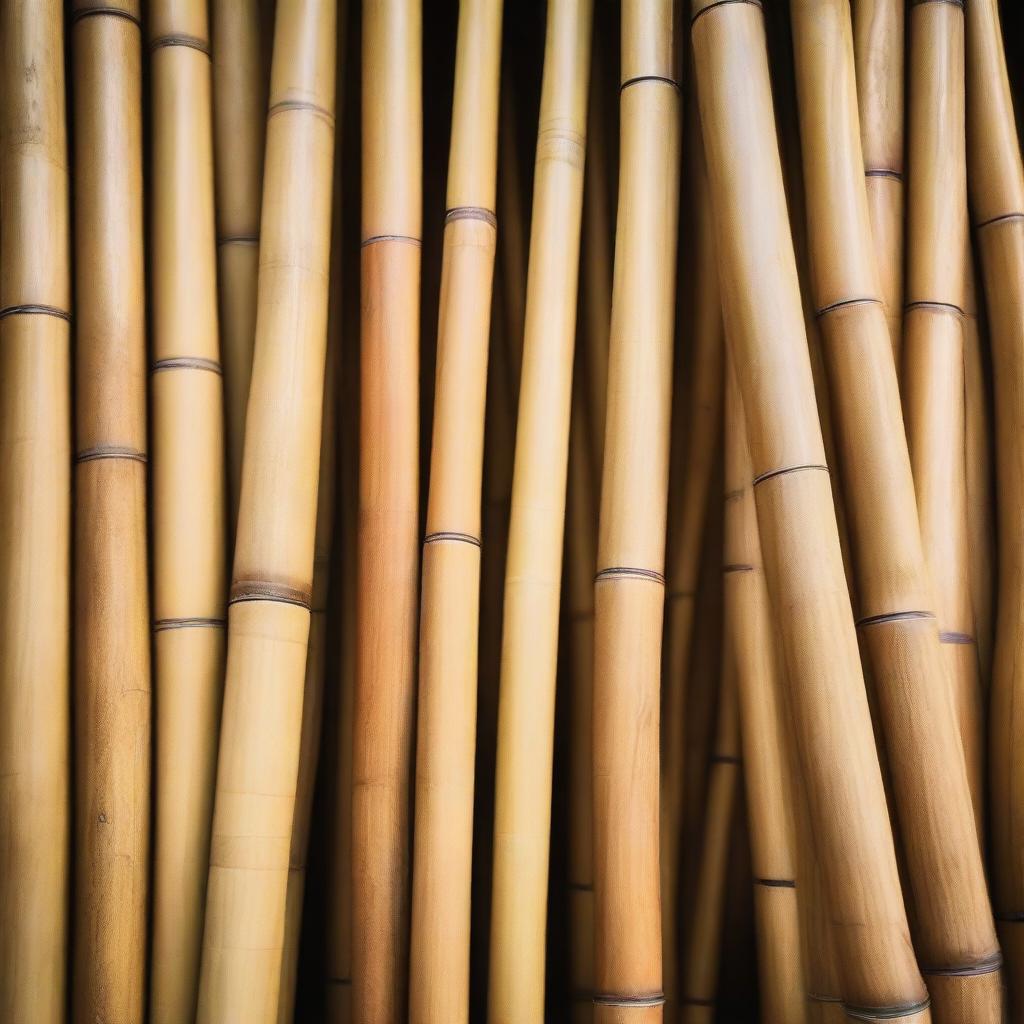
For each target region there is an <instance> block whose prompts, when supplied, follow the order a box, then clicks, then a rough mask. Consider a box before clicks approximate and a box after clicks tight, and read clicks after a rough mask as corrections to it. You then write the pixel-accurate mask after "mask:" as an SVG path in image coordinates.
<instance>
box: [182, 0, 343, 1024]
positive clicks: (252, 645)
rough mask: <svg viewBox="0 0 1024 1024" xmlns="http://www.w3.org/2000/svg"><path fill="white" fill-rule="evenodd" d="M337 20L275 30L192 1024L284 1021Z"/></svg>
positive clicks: (327, 2) (299, 4)
mask: <svg viewBox="0 0 1024 1024" xmlns="http://www.w3.org/2000/svg"><path fill="white" fill-rule="evenodd" d="M336 13H337V5H336V3H335V2H334V0H294V2H292V3H288V4H281V5H279V6H278V11H277V21H276V25H275V31H274V58H273V65H272V68H271V79H270V100H269V108H268V111H267V151H266V172H265V178H264V190H263V209H262V216H261V222H262V237H261V242H260V271H259V285H258V295H259V299H258V305H257V313H256V342H255V348H254V353H253V370H252V386H251V389H250V395H249V409H248V414H247V416H246V425H245V431H246V444H245V457H244V460H243V466H242V492H241V500H240V504H239V519H238V540H237V544H236V547H235V560H234V572H233V577H232V583H231V592H230V598H229V606H228V615H229V631H228V666H227V678H226V684H225V690H224V714H223V724H222V728H221V743H220V758H219V763H218V767H217V789H216V795H215V800H214V816H213V827H212V836H211V843H210V875H209V886H208V896H207V907H206V928H205V933H204V936H203V959H202V976H201V983H200V990H199V1011H198V1015H197V1018H196V1020H197V1022H198V1024H212V1022H214V1021H216V1022H218V1024H224V1022H227V1021H238V1022H242V1021H245V1022H247V1024H248V1022H253V1024H255V1022H261V1024H271V1022H276V1021H277V1011H278V993H279V984H280V977H281V956H282V948H283V943H284V917H285V903H286V892H287V884H288V873H289V872H288V865H289V853H290V839H291V831H292V821H293V815H294V809H295V789H296V780H297V776H298V766H299V743H300V734H301V727H302V701H303V690H304V678H305V669H306V660H307V642H308V636H309V626H310V606H311V586H312V578H313V562H314V548H315V527H316V505H317V487H318V470H319V455H320V434H321V415H322V398H323V390H324V360H325V348H326V336H327V292H328V287H327V283H328V266H329V250H330V219H331V190H332V159H333V154H334V89H335V49H336V43H337V38H336V32H335V18H336ZM300 171H301V173H300ZM282 382H286V383H287V386H286V387H285V386H282Z"/></svg>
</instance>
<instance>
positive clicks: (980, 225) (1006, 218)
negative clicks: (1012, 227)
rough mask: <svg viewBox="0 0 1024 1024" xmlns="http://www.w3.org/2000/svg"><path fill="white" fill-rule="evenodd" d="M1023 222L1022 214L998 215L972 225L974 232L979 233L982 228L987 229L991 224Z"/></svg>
mask: <svg viewBox="0 0 1024 1024" xmlns="http://www.w3.org/2000/svg"><path fill="white" fill-rule="evenodd" d="M1014 220H1024V213H1017V212H1013V213H1000V214H999V215H998V216H995V217H989V218H988V220H983V221H981V222H980V223H978V224H975V225H974V230H975V231H980V230H981V229H982V228H987V227H989V226H991V225H992V224H1004V223H1006V222H1008V221H1014Z"/></svg>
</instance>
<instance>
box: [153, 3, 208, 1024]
mask: <svg viewBox="0 0 1024 1024" xmlns="http://www.w3.org/2000/svg"><path fill="white" fill-rule="evenodd" d="M148 16H149V21H148V28H149V34H150V39H149V43H150V48H151V54H152V55H151V58H150V60H151V68H152V108H151V109H152V111H153V135H152V139H153V143H152V145H153V148H152V167H153V169H154V178H153V187H152V190H151V191H152V213H151V224H152V242H151V246H152V254H153V258H152V266H153V271H154V273H153V282H152V289H153V291H152V294H153V313H152V329H153V359H154V362H153V364H152V384H151V388H152V402H153V428H152V435H153V578H154V587H153V617H154V620H155V621H154V626H153V628H154V631H155V637H154V659H155V661H154V670H155V679H156V692H157V700H156V723H155V725H156V729H155V746H156V761H155V765H154V773H155V779H154V791H155V798H154V799H155V820H154V837H153V844H154V852H153V940H152V942H153V950H152V954H151V963H150V986H151V991H150V1008H149V1013H150V1019H151V1021H152V1022H153V1024H171V1022H178V1021H181V1020H183V1019H186V1018H190V1017H191V1016H192V1015H193V1014H194V1013H195V1006H196V993H197V986H198V983H199V958H200V950H201V940H202V932H203V904H204V899H205V893H206V876H207V866H208V863H209V861H208V856H209V842H210V816H211V811H212V807H213V783H214V775H215V771H216V763H217V730H218V725H219V722H220V709H221V692H222V689H221V688H222V686H223V672H224V625H225V623H224V599H225V590H226V581H225V575H226V568H225V557H224V462H223V441H224V429H223V396H222V381H221V367H220V362H219V359H220V346H219V340H218V333H217V279H216V269H215V267H216V256H215V252H216V246H215V231H214V200H213V152H212V140H211V117H212V114H211V99H210V77H211V72H210V58H209V46H208V45H207V42H206V33H207V9H206V3H205V0H184V2H176V0H158V2H155V3H153V4H151V5H150V7H149V11H148Z"/></svg>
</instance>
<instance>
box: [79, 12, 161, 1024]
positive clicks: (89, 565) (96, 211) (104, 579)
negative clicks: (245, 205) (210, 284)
mask: <svg viewBox="0 0 1024 1024" xmlns="http://www.w3.org/2000/svg"><path fill="white" fill-rule="evenodd" d="M140 13H141V12H140V9H139V5H138V4H137V3H130V2H129V3H122V4H121V5H120V6H118V7H116V8H114V9H112V8H111V6H110V5H109V4H104V5H103V6H102V7H98V6H97V5H96V4H95V3H91V2H79V3H76V4H75V5H74V8H73V11H72V18H73V19H74V20H73V22H72V26H73V27H72V51H73V57H74V83H75V88H74V90H73V96H74V116H75V134H74V138H75V186H76V188H75V192H76V202H75V247H76V253H77V260H76V278H77V281H76V284H77V287H76V291H77V296H78V301H77V305H76V313H77V320H76V346H75V352H76V367H75V369H76V372H75V380H76V390H77V395H76V398H77V401H76V431H75V447H76V452H77V454H76V457H75V677H76V684H75V708H76V713H75V762H76V769H77V770H76V787H75V788H76V807H77V813H76V817H75V820H76V842H75V873H76V887H75V890H76V901H75V904H76V905H75V927H74V935H75V940H74V968H73V980H74V994H73V1002H72V1005H73V1017H74V1019H75V1020H76V1021H83V1022H85V1021H88V1022H89V1024H92V1022H93V1021H95V1020H124V1021H141V1020H142V1018H143V1006H144V998H145V991H146V985H145V976H146V911H147V903H148V885H149V810H150V792H149V781H150V697H151V689H150V638H149V587H148V580H147V565H146V326H145V310H144V306H143V296H144V294H145V281H144V272H143V253H142V246H143V241H142V231H143V228H142V222H143V200H142V40H141V27H140V24H139V18H140Z"/></svg>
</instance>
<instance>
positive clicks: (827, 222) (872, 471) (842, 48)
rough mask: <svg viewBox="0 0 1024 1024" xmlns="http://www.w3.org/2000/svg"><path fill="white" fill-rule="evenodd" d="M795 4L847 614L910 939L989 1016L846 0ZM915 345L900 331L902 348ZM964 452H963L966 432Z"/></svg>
mask: <svg viewBox="0 0 1024 1024" xmlns="http://www.w3.org/2000/svg"><path fill="white" fill-rule="evenodd" d="M790 11H791V15H792V21H793V39H794V49H795V61H796V71H797V93H798V97H799V107H800V122H801V135H802V140H803V157H804V182H805V196H806V203H807V226H808V237H809V240H810V246H811V256H812V259H811V265H812V275H811V279H812V292H813V296H814V302H815V305H816V307H817V318H818V320H819V323H820V324H821V336H822V341H823V348H824V355H825V362H826V366H827V369H828V373H829V378H830V385H831V386H830V391H831V394H832V395H833V403H832V411H833V416H834V422H835V425H836V434H837V440H838V447H839V455H840V460H839V461H840V465H841V468H842V471H843V476H844V482H845V485H846V486H845V487H844V495H845V497H846V510H847V517H848V522H849V525H850V535H851V541H852V551H853V559H852V561H853V565H854V576H855V581H856V589H857V596H858V605H859V607H858V613H859V618H858V621H857V625H858V628H859V629H860V630H861V636H862V639H863V642H864V647H865V650H866V652H867V654H868V659H869V662H870V666H871V670H872V674H873V680H874V688H875V693H876V699H877V703H878V708H879V712H880V719H881V725H882V732H883V734H884V736H885V738H886V749H887V751H888V766H889V777H890V781H891V785H892V790H893V796H894V803H895V811H896V817H897V818H898V820H899V824H900V835H901V839H902V844H901V845H902V850H903V853H904V857H905V865H906V875H907V880H908V882H909V889H910V893H911V894H912V896H911V899H910V902H911V904H912V907H913V911H914V922H915V929H914V934H915V939H916V944H915V949H916V951H917V954H918V958H919V960H920V963H921V969H922V971H923V972H924V974H925V977H926V980H927V983H928V987H929V991H930V992H931V996H932V1002H933V1005H934V1011H933V1012H934V1015H935V1019H936V1020H937V1021H952V1020H959V1019H961V1018H960V1017H959V1014H960V1013H962V1012H965V1008H968V1010H967V1012H969V1015H970V1019H971V1020H977V1021H983V1020H998V1019H999V1014H1000V991H1001V978H1000V972H999V968H1000V964H1001V958H1000V955H999V947H998V943H997V941H996V936H995V927H994V924H993V921H992V914H991V911H990V909H989V906H988V895H987V892H986V885H985V872H984V866H983V862H982V857H981V850H980V847H979V844H978V840H977V834H976V833H975V823H974V810H973V805H972V800H971V790H970V785H969V782H968V775H967V771H966V766H965V764H964V758H963V753H962V748H961V745H960V736H959V733H958V729H957V719H956V715H955V712H954V709H953V706H952V704H951V702H950V700H949V694H948V692H947V685H946V679H947V677H946V665H945V664H944V656H943V648H942V646H941V644H940V634H939V630H938V626H937V624H936V618H935V614H934V613H933V612H932V611H931V607H932V604H931V600H930V597H931V586H930V580H929V577H928V567H927V564H926V562H925V556H924V550H923V548H922V542H921V533H920V530H919V528H918V524H917V505H916V502H915V492H914V479H913V477H912V476H911V468H910V457H909V454H908V451H907V443H906V436H905V434H904V432H903V416H902V409H901V406H900V395H899V386H898V384H897V381H896V370H895V364H894V361H893V356H892V347H891V344H890V339H889V332H888V330H887V326H886V320H885V306H884V303H883V301H882V298H881V294H880V288H879V278H878V273H877V269H876V259H875V250H874V246H873V243H872V235H871V222H870V219H869V213H868V202H867V195H866V190H865V188H864V177H863V171H862V168H863V158H862V156H861V143H860V132H859V128H858V122H857V111H856V106H855V103H856V91H855V87H854V64H853V33H852V26H851V21H850V7H849V3H848V2H847V0H791V3H790ZM914 202H915V197H914V196H911V203H912V204H913V203H914ZM945 341H946V339H943V343H945ZM916 343H917V339H916V336H915V334H914V333H913V332H911V333H910V334H909V335H908V356H909V355H912V354H913V353H914V351H915V349H914V346H915V344H916ZM961 380H962V378H961ZM905 383H906V393H907V395H908V409H911V410H912V409H914V408H915V405H914V401H913V399H914V396H916V395H917V393H918V385H919V379H918V378H916V377H912V376H909V375H908V378H907V380H906V382H905ZM942 411H943V412H945V409H943V410H942ZM959 451H960V453H961V459H962V455H963V448H962V440H961V446H960V448H959Z"/></svg>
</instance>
